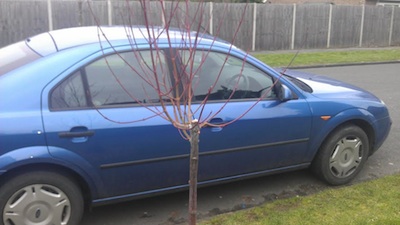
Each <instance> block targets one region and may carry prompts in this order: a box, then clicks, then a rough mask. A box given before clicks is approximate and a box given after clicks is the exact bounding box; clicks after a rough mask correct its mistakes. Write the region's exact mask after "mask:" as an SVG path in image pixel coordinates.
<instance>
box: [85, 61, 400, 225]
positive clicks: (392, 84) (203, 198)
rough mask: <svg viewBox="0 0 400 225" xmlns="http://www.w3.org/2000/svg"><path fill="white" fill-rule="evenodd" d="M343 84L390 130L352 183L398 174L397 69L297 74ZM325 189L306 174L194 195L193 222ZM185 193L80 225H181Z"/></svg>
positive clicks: (100, 212) (96, 215) (120, 208)
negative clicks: (374, 98) (378, 111)
mask: <svg viewBox="0 0 400 225" xmlns="http://www.w3.org/2000/svg"><path fill="white" fill-rule="evenodd" d="M301 70H303V71H308V72H311V73H317V74H325V75H327V76H330V77H334V78H336V79H340V80H343V81H347V82H349V83H352V84H355V85H357V86H360V87H362V88H365V89H367V90H369V91H371V92H372V93H374V94H376V95H378V96H379V97H380V98H381V99H383V100H384V101H385V103H386V104H387V105H388V107H389V110H390V113H391V116H392V119H393V127H392V131H391V134H390V136H389V138H388V140H387V141H386V142H385V144H384V145H383V146H382V147H381V149H380V150H379V151H378V152H377V153H376V154H375V155H373V156H372V157H371V158H370V159H369V160H368V161H367V163H366V165H365V168H364V170H363V171H362V172H361V174H360V175H359V176H358V177H357V179H356V181H355V182H359V181H363V180H368V179H373V178H377V177H381V176H384V175H387V174H393V173H398V172H400V149H399V147H398V143H399V140H400V112H399V110H400V101H399V99H400V63H398V64H385V65H364V66H344V67H329V68H314V69H301ZM324 188H329V187H328V186H326V185H325V184H324V183H322V182H320V181H318V180H317V179H315V178H314V177H313V176H312V175H311V174H310V173H309V172H308V171H307V170H305V171H297V172H291V173H285V174H280V175H274V176H267V177H262V178H257V179H251V180H245V181H239V182H234V183H229V184H225V185H219V186H213V187H209V188H203V189H200V190H199V203H198V206H199V213H200V216H199V218H207V217H210V216H212V215H215V214H219V213H222V212H228V211H232V210H238V209H242V208H247V207H251V206H254V205H258V204H261V203H263V202H266V201H271V200H274V199H279V198H286V197H290V196H296V195H307V194H310V193H315V192H317V191H320V190H322V189H324ZM187 196H188V194H187V192H180V193H175V194H169V195H163V196H159V197H153V198H147V199H143V200H137V201H131V202H128V203H122V204H116V205H110V206H102V207H97V208H94V209H93V211H92V212H88V213H86V214H85V217H84V220H83V222H82V224H81V225H158V224H160V225H173V224H183V222H184V221H185V218H186V213H187V203H186V202H187Z"/></svg>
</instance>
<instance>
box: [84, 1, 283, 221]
mask: <svg viewBox="0 0 400 225" xmlns="http://www.w3.org/2000/svg"><path fill="white" fill-rule="evenodd" d="M139 2H140V8H137V7H134V6H133V4H132V2H130V1H126V2H125V4H126V5H125V11H124V12H120V13H119V14H118V15H119V16H120V18H122V19H123V21H124V23H125V25H124V27H125V30H126V35H127V38H128V39H129V42H130V44H131V50H132V51H131V54H133V55H134V58H135V59H136V60H134V61H135V62H132V61H129V59H127V58H126V57H124V56H123V55H121V54H119V53H118V52H117V51H116V54H117V55H118V56H119V57H120V59H121V60H122V61H123V62H124V63H125V64H126V65H128V66H129V67H130V69H131V72H132V74H133V75H134V76H138V77H140V79H141V80H142V81H143V82H142V83H141V85H140V87H138V88H139V89H140V90H141V94H140V95H141V96H138V95H137V94H136V95H135V94H133V93H131V92H130V90H129V87H127V85H128V83H129V82H126V81H124V80H123V78H121V77H120V76H119V74H118V72H117V71H114V70H113V69H112V67H111V66H109V69H110V71H111V74H112V77H113V79H114V80H115V81H116V82H118V83H119V85H120V88H121V89H122V90H123V92H124V93H125V95H126V96H129V98H130V100H131V101H133V102H135V103H137V104H140V105H141V106H142V107H145V108H146V109H148V110H150V111H151V112H152V115H153V116H151V117H147V118H142V120H149V119H152V118H153V117H161V118H163V119H165V120H167V121H169V122H170V123H171V124H172V125H173V126H174V127H176V128H177V129H178V130H179V132H180V134H181V135H182V137H183V138H185V139H186V140H188V141H189V142H190V171H189V174H190V176H189V177H190V180H189V224H191V225H194V224H196V214H197V180H198V178H197V174H198V164H199V140H200V131H201V129H202V128H203V127H216V128H222V127H224V126H227V125H229V124H231V123H234V122H235V121H237V120H239V119H240V118H242V117H243V116H245V115H246V113H248V112H249V111H250V110H251V109H252V108H253V107H254V106H255V105H256V104H257V102H258V101H260V100H261V99H263V98H264V97H265V96H267V95H268V93H270V92H271V90H272V87H273V86H274V85H275V84H276V82H277V81H275V83H272V84H270V85H268V86H265V87H262V88H261V89H260V91H259V92H258V93H252V95H251V96H250V95H249V97H248V98H250V97H251V98H256V99H258V101H255V103H254V105H252V106H250V107H249V108H247V109H240V110H242V111H241V113H240V114H239V115H238V116H237V117H236V118H234V119H232V120H230V121H229V122H224V123H219V124H218V123H217V124H215V123H210V121H211V120H212V119H213V118H215V117H216V116H217V115H218V114H219V113H220V112H221V111H223V110H224V108H225V107H226V105H227V104H228V103H229V102H230V101H232V100H233V99H234V98H235V96H242V97H243V96H244V95H248V94H249V93H247V92H249V91H248V90H246V85H247V83H248V82H249V81H248V80H246V78H245V77H244V76H243V75H242V73H243V70H244V62H243V61H241V63H242V64H241V65H239V67H237V68H239V69H237V71H235V72H236V74H237V75H235V76H233V77H232V79H230V80H229V82H227V84H226V86H223V85H221V81H222V80H223V77H222V75H223V71H224V70H225V68H226V65H228V62H229V60H231V59H232V58H234V57H232V56H230V55H229V54H227V55H223V57H222V58H220V60H221V61H222V63H221V64H220V68H217V70H216V71H217V72H216V73H214V74H209V76H208V77H207V78H205V77H200V74H201V72H202V71H203V70H206V69H208V68H207V66H208V65H206V63H207V60H208V58H209V57H211V54H212V53H211V52H212V51H211V49H212V47H213V45H214V43H215V42H216V41H217V38H216V36H218V34H219V31H220V29H221V27H222V24H223V23H224V20H220V21H219V22H218V23H217V24H215V25H214V27H212V28H211V27H209V24H210V23H208V21H207V19H208V18H206V14H207V12H209V11H207V10H209V9H208V7H206V6H207V3H204V2H201V1H200V2H196V3H191V2H190V1H189V0H185V1H172V2H165V1H163V0H160V1H149V0H140V1H139ZM88 4H89V6H90V4H91V3H90V2H88ZM135 4H136V5H137V4H138V3H137V2H136V3H135ZM242 6H243V7H242V9H241V12H240V16H239V20H238V21H237V27H234V28H232V38H231V40H228V41H229V42H230V43H233V42H234V41H235V39H236V36H237V34H238V33H239V31H240V27H241V24H242V23H243V22H244V18H245V17H244V15H245V13H246V9H247V4H243V5H242ZM227 10H228V8H227V7H225V11H224V12H223V13H224V14H225V13H226V11H227ZM94 16H95V15H94ZM222 17H223V16H222ZM135 18H136V19H135ZM137 18H142V21H137ZM97 23H98V25H99V35H100V36H104V37H105V39H107V36H106V35H105V34H104V33H103V32H102V27H101V26H100V23H99V22H97ZM138 23H142V24H143V26H142V27H140V28H138V27H136V26H135V25H137V24H138ZM210 29H214V35H215V36H210V35H209V34H208V32H207V31H208V30H210ZM143 39H145V40H146V43H147V44H148V47H149V48H150V51H149V53H148V54H150V55H146V56H144V54H143V52H141V51H138V48H137V46H138V45H139V42H140V41H142V40H143ZM161 39H162V40H163V41H161ZM165 40H166V41H165ZM204 40H207V42H208V43H209V44H208V45H207V47H204V46H205V45H201V44H202V43H203V42H204ZM210 43H211V44H210ZM200 45H201V46H202V47H199V46H200ZM227 45H228V46H229V47H228V48H229V52H230V51H231V49H232V48H234V47H233V45H231V44H227ZM164 54H167V55H168V57H169V58H170V61H171V62H172V63H170V65H169V66H167V65H165V62H164V61H163V58H164V57H165V56H164ZM213 56H214V55H213ZM217 56H218V57H221V56H222V55H217ZM214 57H215V56H214ZM176 60H180V62H179V63H176ZM107 64H108V65H110V64H111V62H107ZM178 65H179V66H178ZM214 71H215V70H214ZM202 79H208V80H210V81H208V83H207V82H206V83H207V84H209V85H208V86H206V87H204V85H203V87H200V86H199V84H200V81H201V80H202ZM201 84H204V82H202V83H201ZM243 86H244V87H243ZM204 88H205V90H204ZM201 89H203V90H202V91H200V90H201ZM154 93H155V94H154ZM221 94H222V95H223V98H224V103H223V104H222V107H221V108H220V109H219V110H217V111H215V112H207V113H205V108H206V106H207V103H208V102H209V101H211V100H213V98H214V97H215V96H216V95H221ZM154 96H157V97H156V99H154ZM94 105H96V104H95V103H94ZM98 111H99V113H101V110H98ZM104 117H105V118H107V119H109V120H113V118H108V117H106V116H104ZM115 122H121V121H115ZM123 122H138V121H123Z"/></svg>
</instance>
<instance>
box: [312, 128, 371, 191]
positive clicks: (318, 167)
mask: <svg viewBox="0 0 400 225" xmlns="http://www.w3.org/2000/svg"><path fill="white" fill-rule="evenodd" d="M368 152H369V141H368V136H367V134H366V133H365V132H364V131H363V130H362V129H361V128H360V127H358V126H355V125H345V126H341V127H339V128H338V129H336V130H335V131H333V132H332V133H331V134H330V135H329V136H328V138H327V139H326V140H325V141H324V143H323V144H322V146H321V148H320V149H319V151H318V153H317V155H316V157H315V159H314V161H313V164H312V167H311V168H312V170H313V172H314V173H315V174H316V175H317V176H318V177H320V178H321V179H322V180H324V181H326V182H327V183H329V184H331V185H343V184H346V183H349V182H350V181H351V180H352V179H354V177H355V176H357V174H358V173H359V172H360V170H361V169H362V167H363V166H364V164H365V162H366V160H367V158H368Z"/></svg>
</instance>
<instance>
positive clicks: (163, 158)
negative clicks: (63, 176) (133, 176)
mask: <svg viewBox="0 0 400 225" xmlns="http://www.w3.org/2000/svg"><path fill="white" fill-rule="evenodd" d="M308 140H309V138H300V139H294V140H289V141H279V142H274V143H267V144H260V145H250V146H245V147H237V148H226V149H221V150H215V151H207V152H200V153H199V155H200V156H208V155H217V154H224V153H231V152H238V151H247V150H255V149H260V148H269V147H274V146H281V145H289V144H296V143H301V142H308ZM188 157H189V154H182V155H176V156H166V157H158V158H152V159H143V160H135V161H129V162H119V163H109V164H103V165H101V166H100V168H101V169H110V168H115V167H122V166H133V165H139V164H145V163H155V162H160V161H167V160H176V159H184V158H188Z"/></svg>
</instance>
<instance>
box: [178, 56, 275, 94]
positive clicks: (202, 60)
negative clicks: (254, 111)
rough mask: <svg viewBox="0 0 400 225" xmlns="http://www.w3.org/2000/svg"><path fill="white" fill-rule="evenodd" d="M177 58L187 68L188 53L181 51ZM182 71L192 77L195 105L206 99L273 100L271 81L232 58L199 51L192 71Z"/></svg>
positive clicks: (243, 62)
mask: <svg viewBox="0 0 400 225" xmlns="http://www.w3.org/2000/svg"><path fill="white" fill-rule="evenodd" d="M180 55H181V57H182V60H183V65H188V63H187V62H188V60H189V58H190V52H189V51H188V50H182V51H181V52H180ZM184 69H185V70H186V73H187V74H188V75H190V74H194V76H193V82H192V88H193V92H194V99H195V100H197V101H202V100H204V99H205V98H206V97H207V96H208V97H207V99H208V100H226V99H254V98H261V97H262V98H275V97H276V96H275V93H274V91H273V89H271V87H272V85H273V79H272V78H271V77H270V76H269V75H268V74H266V73H265V72H263V71H261V70H260V69H258V68H256V67H255V66H253V65H251V64H250V63H248V62H246V61H243V60H242V59H239V58H236V57H234V56H231V55H227V54H224V53H219V52H208V51H199V50H198V51H196V52H195V53H194V64H193V67H192V69H191V68H190V66H186V68H184ZM190 70H192V72H191V71H190Z"/></svg>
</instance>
